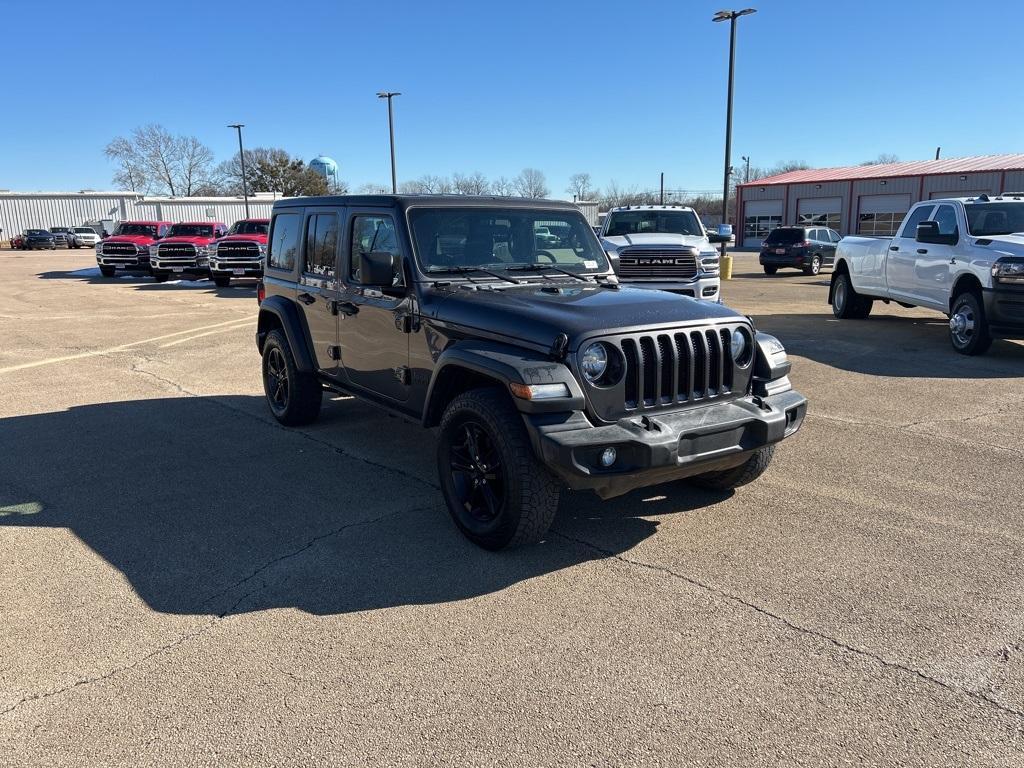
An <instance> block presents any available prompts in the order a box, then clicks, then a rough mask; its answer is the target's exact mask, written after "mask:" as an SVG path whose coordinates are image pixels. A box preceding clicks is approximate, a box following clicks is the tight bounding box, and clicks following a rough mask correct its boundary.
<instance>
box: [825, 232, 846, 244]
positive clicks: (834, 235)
mask: <svg viewBox="0 0 1024 768" xmlns="http://www.w3.org/2000/svg"><path fill="white" fill-rule="evenodd" d="M828 234H829V236H830V237H831V238H832V242H833V243H838V242H839V241H840V240H842V239H843V236H842V235H840V234H839V233H838V232H836V231H835V230H834V229H830V230H829V231H828Z"/></svg>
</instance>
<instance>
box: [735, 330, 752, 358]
mask: <svg viewBox="0 0 1024 768" xmlns="http://www.w3.org/2000/svg"><path fill="white" fill-rule="evenodd" d="M751 348H752V345H751V343H750V335H749V334H748V333H746V332H745V331H743V330H742V329H740V328H737V329H736V330H734V331H733V332H732V359H733V362H734V363H736V365H739V366H745V365H746V364H747V363H749V362H750V351H751Z"/></svg>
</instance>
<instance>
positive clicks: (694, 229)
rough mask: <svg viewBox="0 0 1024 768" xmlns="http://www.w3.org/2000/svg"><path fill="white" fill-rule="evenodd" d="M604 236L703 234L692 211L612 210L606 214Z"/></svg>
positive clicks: (698, 220)
mask: <svg viewBox="0 0 1024 768" xmlns="http://www.w3.org/2000/svg"><path fill="white" fill-rule="evenodd" d="M608 218H609V219H610V221H609V222H608V231H607V232H606V233H605V237H620V236H622V235H640V234H644V233H647V232H664V233H668V234H673V235H700V236H703V235H704V228H703V227H702V226H701V223H700V219H698V218H697V214H695V213H694V212H693V211H614V212H613V213H609V214H608Z"/></svg>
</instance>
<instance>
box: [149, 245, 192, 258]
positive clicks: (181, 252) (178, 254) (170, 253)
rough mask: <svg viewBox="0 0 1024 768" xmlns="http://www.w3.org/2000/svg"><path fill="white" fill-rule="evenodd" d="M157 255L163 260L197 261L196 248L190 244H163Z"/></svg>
mask: <svg viewBox="0 0 1024 768" xmlns="http://www.w3.org/2000/svg"><path fill="white" fill-rule="evenodd" d="M157 253H158V254H159V256H160V258H161V259H189V260H195V258H196V247H195V246H194V245H190V244H189V243H161V244H160V247H159V248H157Z"/></svg>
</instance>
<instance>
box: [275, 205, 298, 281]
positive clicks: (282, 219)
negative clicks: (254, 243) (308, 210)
mask: <svg viewBox="0 0 1024 768" xmlns="http://www.w3.org/2000/svg"><path fill="white" fill-rule="evenodd" d="M301 227H302V216H300V215H299V214H297V213H279V214H277V216H275V217H274V223H273V227H272V230H273V233H272V235H271V237H270V252H269V253H268V254H267V265H268V266H270V267H273V268H274V269H283V270H286V271H288V272H291V271H292V270H293V269H295V257H296V255H297V254H298V251H299V230H300V228H301Z"/></svg>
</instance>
